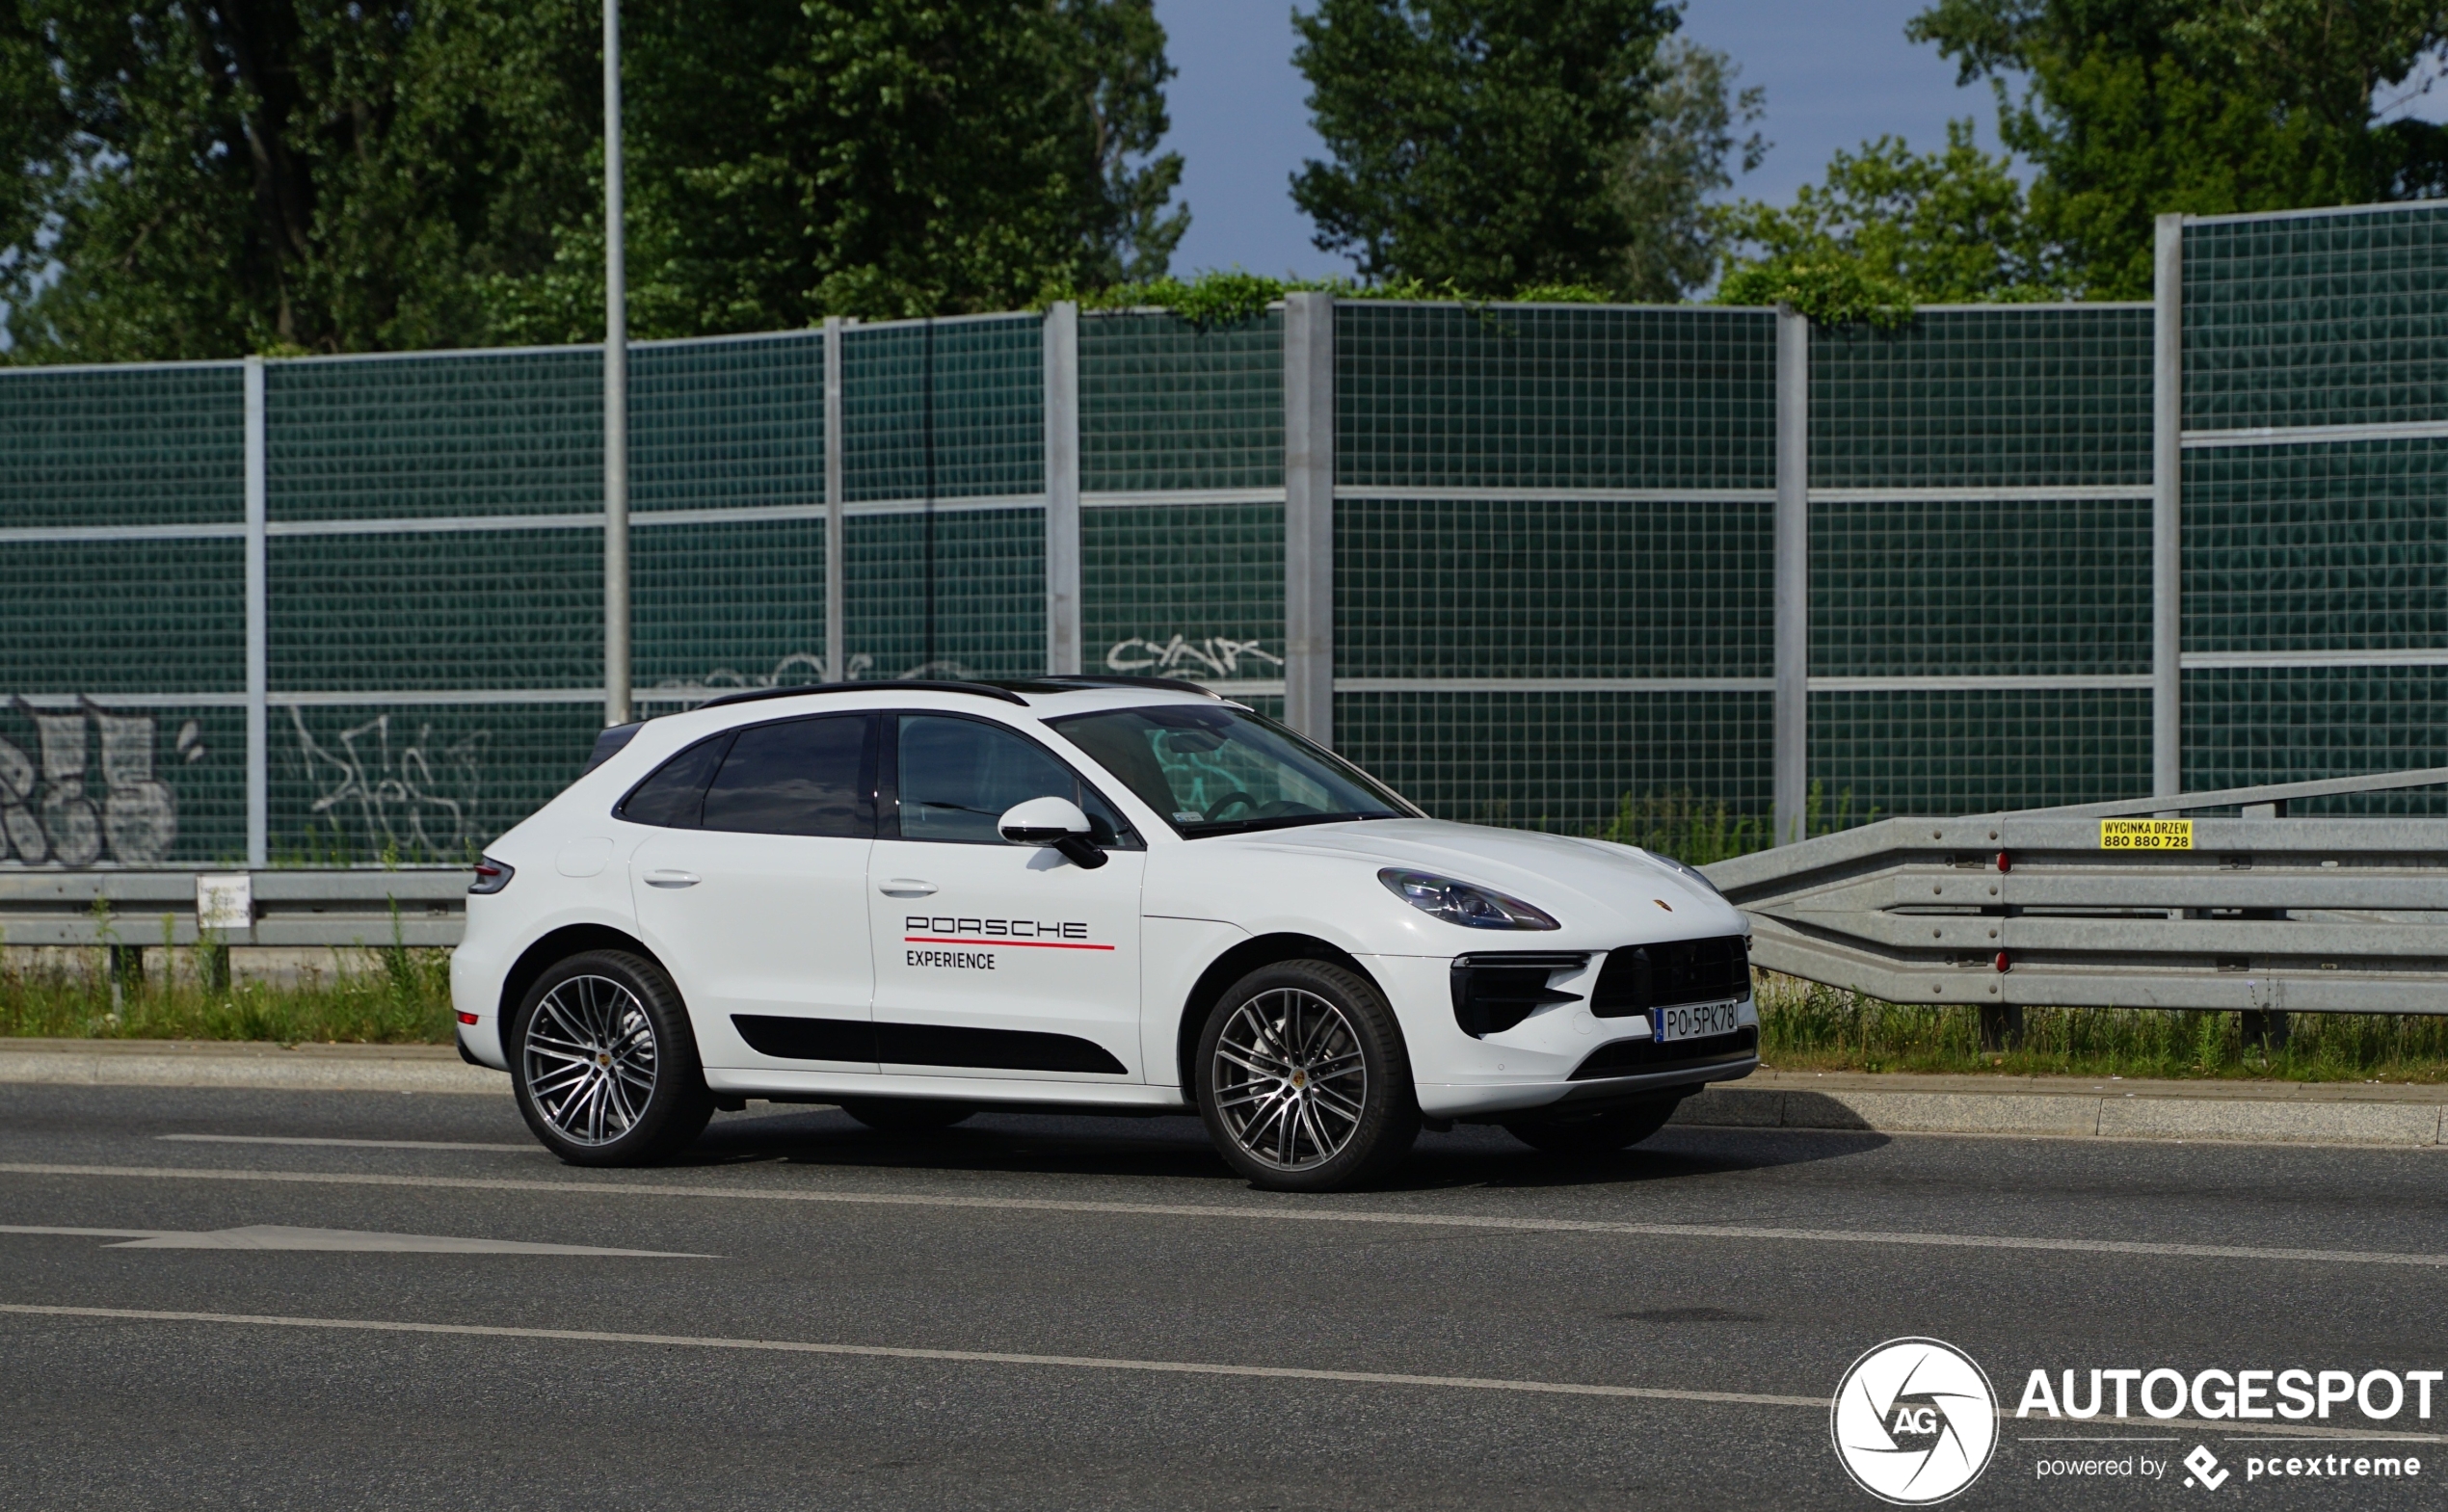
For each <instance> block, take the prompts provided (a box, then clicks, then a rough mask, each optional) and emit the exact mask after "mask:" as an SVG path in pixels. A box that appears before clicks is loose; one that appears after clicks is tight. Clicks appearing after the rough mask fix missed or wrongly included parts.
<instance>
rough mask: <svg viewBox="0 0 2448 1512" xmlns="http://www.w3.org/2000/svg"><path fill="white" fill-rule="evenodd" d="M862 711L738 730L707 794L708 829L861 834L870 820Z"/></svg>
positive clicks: (867, 833) (872, 828)
mask: <svg viewBox="0 0 2448 1512" xmlns="http://www.w3.org/2000/svg"><path fill="white" fill-rule="evenodd" d="M870 723H871V722H870V721H869V720H868V719H867V717H866V716H865V715H864V714H832V715H827V716H825V717H823V718H820V719H794V720H790V721H787V722H786V723H784V724H779V725H755V726H751V727H750V728H749V729H743V730H741V731H740V732H739V738H737V739H736V740H734V741H732V747H731V754H730V755H729V756H725V757H724V758H723V769H722V771H721V772H720V773H719V774H717V775H716V777H715V778H714V783H713V785H712V786H711V787H709V788H707V789H706V791H705V821H704V822H705V828H706V829H708V830H732V831H738V832H742V833H746V834H750V835H817V836H838V837H842V838H851V839H865V838H866V837H867V836H871V835H873V834H874V833H875V826H874V823H873V821H872V820H871V819H870V818H869V817H868V804H867V797H866V791H865V788H866V784H865V782H864V781H862V779H863V778H864V777H865V772H866V764H867V762H866V753H867V729H868V728H869V725H870Z"/></svg>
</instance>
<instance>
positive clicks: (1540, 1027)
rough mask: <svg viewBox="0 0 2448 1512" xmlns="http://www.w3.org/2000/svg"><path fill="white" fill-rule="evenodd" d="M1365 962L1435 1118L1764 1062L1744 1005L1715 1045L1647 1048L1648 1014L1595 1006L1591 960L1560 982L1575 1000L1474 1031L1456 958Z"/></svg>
mask: <svg viewBox="0 0 2448 1512" xmlns="http://www.w3.org/2000/svg"><path fill="white" fill-rule="evenodd" d="M1363 964H1364V965H1366V966H1367V967H1368V968H1369V969H1370V972H1371V974H1373V975H1374V976H1375V977H1376V979H1377V982H1378V985H1379V986H1380V987H1382V988H1383V989H1385V992H1386V995H1387V997H1388V999H1389V1000H1390V1001H1391V1003H1392V1004H1393V1006H1394V1010H1395V1015H1396V1017H1397V1019H1399V1020H1400V1021H1401V1023H1402V1033H1403V1040H1404V1042H1405V1047H1406V1048H1407V1049H1408V1050H1409V1051H1410V1056H1411V1069H1412V1075H1413V1077H1414V1085H1415V1087H1416V1090H1417V1094H1418V1097H1419V1102H1420V1111H1421V1112H1422V1113H1424V1114H1425V1115H1427V1116H1428V1117H1430V1118H1440V1119H1444V1118H1451V1119H1479V1118H1487V1117H1491V1116H1494V1115H1499V1114H1504V1113H1519V1112H1529V1111H1531V1110H1533V1109H1538V1108H1547V1107H1554V1106H1557V1105H1561V1104H1569V1105H1571V1106H1572V1107H1573V1108H1575V1109H1576V1110H1580V1109H1585V1108H1590V1107H1592V1106H1604V1105H1606V1104H1607V1103H1609V1102H1613V1101H1626V1102H1631V1101H1645V1100H1648V1099H1653V1098H1655V1097H1657V1096H1659V1095H1660V1094H1663V1093H1672V1092H1675V1091H1677V1090H1678V1089H1695V1090H1696V1089H1697V1088H1700V1087H1704V1086H1707V1085H1708V1084H1709V1083H1711V1082H1716V1081H1733V1080H1736V1079H1738V1078H1740V1077H1743V1076H1747V1075H1749V1074H1751V1073H1752V1072H1754V1071H1756V1070H1758V1069H1759V1064H1760V1058H1759V1011H1758V1008H1757V1006H1756V1004H1755V1003H1754V1002H1753V1000H1752V999H1751V998H1749V997H1747V996H1746V997H1744V998H1743V1001H1742V1003H1741V1004H1740V1007H1739V1012H1738V1019H1739V1021H1740V1029H1739V1030H1738V1034H1737V1035H1736V1036H1727V1037H1725V1039H1723V1040H1720V1041H1718V1042H1715V1043H1710V1042H1694V1049H1693V1051H1692V1052H1691V1053H1690V1054H1682V1053H1677V1051H1676V1048H1672V1047H1663V1046H1662V1047H1659V1048H1658V1049H1657V1050H1656V1051H1654V1052H1653V1051H1651V1050H1650V1049H1649V1046H1650V1040H1649V1023H1648V1021H1647V1020H1646V1019H1642V1018H1611V1017H1610V1018H1600V1017H1597V1016H1595V1015H1593V1014H1592V1013H1591V1012H1590V1010H1589V1003H1588V1001H1587V995H1588V993H1589V984H1590V983H1591V982H1593V981H1594V980H1595V978H1596V975H1597V972H1598V969H1599V967H1598V964H1597V962H1596V961H1594V960H1593V962H1592V964H1591V965H1590V967H1589V968H1587V969H1586V970H1585V971H1584V972H1583V973H1581V974H1579V975H1570V976H1568V975H1562V974H1560V973H1559V974H1558V976H1557V979H1556V982H1555V985H1556V986H1557V988H1558V989H1560V990H1562V991H1564V992H1567V993H1570V994H1573V995H1575V1000H1573V1001H1570V1002H1562V1003H1556V1004H1552V1005H1548V1006H1545V1007H1542V1008H1540V1009H1539V1010H1537V1011H1536V1012H1533V1013H1532V1014H1530V1017H1529V1018H1527V1019H1525V1020H1523V1021H1521V1022H1520V1023H1518V1024H1516V1025H1514V1026H1513V1027H1510V1028H1507V1029H1503V1030H1500V1031H1497V1032H1495V1033H1489V1034H1482V1035H1478V1036H1476V1037H1475V1036H1472V1035H1469V1034H1466V1033H1464V1032H1463V1031H1462V1029H1461V1027H1460V1025H1459V1024H1458V1023H1456V1021H1455V1019H1454V1007H1453V996H1452V990H1451V986H1450V972H1451V961H1450V958H1443V959H1440V958H1436V957H1423V956H1371V957H1366V958H1364V961H1363Z"/></svg>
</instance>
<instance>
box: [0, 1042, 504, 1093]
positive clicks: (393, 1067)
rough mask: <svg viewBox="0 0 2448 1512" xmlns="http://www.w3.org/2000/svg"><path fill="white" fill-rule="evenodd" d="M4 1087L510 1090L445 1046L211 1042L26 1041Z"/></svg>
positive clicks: (3, 1057) (11, 1056)
mask: <svg viewBox="0 0 2448 1512" xmlns="http://www.w3.org/2000/svg"><path fill="white" fill-rule="evenodd" d="M0 1082H17V1083H36V1084H42V1085H50V1086H77V1087H232V1088H249V1089H256V1090H266V1091H278V1092H448V1093H468V1094H490V1095H492V1096H495V1097H500V1096H506V1095H507V1094H508V1093H509V1091H510V1078H509V1077H508V1076H506V1075H504V1074H501V1073H500V1072H497V1071H492V1070H488V1069H487V1068H485V1067H482V1066H470V1065H468V1064H467V1063H466V1062H465V1061H463V1060H461V1059H460V1058H459V1055H458V1052H457V1051H456V1050H453V1049H451V1048H448V1047H445V1046H389V1045H310V1046H297V1047H284V1046H279V1045H260V1044H251V1043H245V1042H232V1043H226V1044H225V1043H215V1042H210V1041H197V1042H185V1041H181V1042H174V1043H166V1042H159V1041H120V1042H112V1041H90V1040H88V1041H76V1040H66V1041H63V1040H31V1041H21V1042H19V1043H18V1044H17V1045H13V1046H9V1047H7V1048H0Z"/></svg>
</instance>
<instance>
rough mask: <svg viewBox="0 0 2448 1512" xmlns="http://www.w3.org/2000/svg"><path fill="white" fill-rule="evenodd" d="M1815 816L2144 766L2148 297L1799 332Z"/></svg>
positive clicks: (2118, 785) (2091, 781) (2049, 799)
mask: <svg viewBox="0 0 2448 1512" xmlns="http://www.w3.org/2000/svg"><path fill="white" fill-rule="evenodd" d="M1810 409H1811V418H1810V443H1811V480H1812V489H1813V494H1812V502H1811V540H1810V647H1811V657H1810V667H1811V675H1812V676H1814V677H1818V678H1852V679H1895V678H1947V679H1963V680H1965V681H1968V682H1971V683H1974V684H1977V683H1979V682H1980V681H1982V680H1983V679H2011V678H2036V677H2037V678H2056V679H2061V684H2062V679H2066V678H2079V679H2096V678H2121V679H2124V680H2123V682H2122V683H2121V685H2120V684H2117V683H2110V684H2107V685H2088V686H2087V685H2080V684H2078V685H2074V686H2065V685H2056V686H2032V685H2029V684H2026V685H2023V686H2015V685H2013V684H2011V683H2005V684H2002V685H1998V686H1989V687H1982V686H1977V685H1974V686H1956V687H1929V686H1924V687H1910V686H1897V685H1893V684H1892V683H1890V684H1889V685H1886V686H1878V685H1875V684H1874V685H1870V686H1856V687H1851V688H1843V687H1839V688H1822V689H1815V690H1814V692H1813V694H1812V697H1811V704H1810V766H1809V777H1810V781H1811V783H1813V784H1814V786H1815V788H1816V790H1817V797H1816V800H1815V807H1816V809H1817V810H1818V811H1817V812H1816V813H1815V814H1813V815H1812V817H1811V820H1810V823H1811V827H1812V829H1813V830H1814V831H1820V830H1826V829H1833V828H1838V827H1842V826H1843V825H1846V824H1858V823H1864V822H1867V821H1868V820H1870V819H1872V818H1876V817H1882V816H1890V815H1894V814H1899V813H1959V812H1965V811H1977V810H1980V809H2000V808H2019V807H2028V806H2032V805H2037V804H2049V803H2074V802H2080V801H2083V800H2087V799H2099V798H2110V797H2121V796H2124V795H2127V794H2130V793H2135V792H2142V791H2147V790H2148V787H2149V782H2150V698H2149V691H2148V688H2147V686H2146V684H2145V683H2144V682H2143V679H2144V678H2146V676H2148V674H2149V671H2150V626H2151V606H2150V581H2151V579H2150V572H2151V566H2150V564H2151V501H2150V493H2149V488H2150V467H2151V463H2150V444H2151V429H2150V425H2151V311H2150V310H2149V309H2147V308H2136V307H2132V306H2117V305H2109V306H2093V307H2088V308H2084V307H2077V308H2065V307H2049V308H2039V309H2015V308H2005V309H1930V310H1924V311H1922V312H1920V313H1919V315H1917V316H1916V317H1915V319H1914V320H1913V322H1912V323H1911V324H1910V325H1909V326H1907V327H1905V328H1903V329H1902V330H1900V331H1896V332H1879V331H1876V330H1873V329H1870V328H1867V327H1856V328H1844V329H1837V330H1820V331H1814V332H1812V337H1811V407H1810Z"/></svg>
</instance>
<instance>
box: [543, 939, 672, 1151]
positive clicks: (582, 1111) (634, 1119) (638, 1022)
mask: <svg viewBox="0 0 2448 1512" xmlns="http://www.w3.org/2000/svg"><path fill="white" fill-rule="evenodd" d="M509 1050H510V1056H509V1058H510V1067H511V1076H510V1081H511V1087H512V1090H514V1091H515V1092H516V1093H517V1094H518V1098H519V1113H520V1114H521V1115H523V1116H524V1117H525V1118H526V1120H527V1127H529V1128H531V1129H533V1130H534V1131H535V1135H536V1137H537V1138H538V1139H540V1140H542V1141H543V1142H544V1145H545V1148H546V1149H548V1150H550V1151H551V1152H552V1153H553V1154H557V1155H559V1156H560V1157H561V1158H562V1159H564V1160H567V1161H569V1162H570V1163H571V1164H572V1165H642V1164H644V1163H646V1162H648V1161H650V1160H655V1159H659V1158H661V1157H662V1156H664V1155H667V1154H672V1153H674V1152H676V1151H679V1150H682V1149H685V1148H687V1146H688V1145H689V1143H690V1142H691V1141H693V1140H695V1139H696V1138H697V1136H698V1135H699V1134H700V1133H702V1132H704V1130H705V1121H706V1120H707V1119H709V1118H711V1117H712V1116H713V1113H714V1099H713V1096H712V1094H710V1093H708V1092H707V1091H706V1090H705V1068H704V1067H703V1066H702V1065H700V1064H699V1062H698V1059H697V1041H696V1037H695V1036H694V1035H692V1034H691V1033H690V1032H689V1027H688V1012H687V1010H686V1009H685V1008H683V1007H682V1006H681V1004H680V995H679V988H677V987H675V986H673V985H672V979H671V977H669V976H668V975H666V974H665V973H664V971H663V968H661V967H659V966H656V965H655V964H654V963H653V962H652V961H650V960H648V959H646V958H645V957H644V956H640V955H633V954H631V953H630V952H628V951H625V950H590V951H587V952H585V953H584V954H582V955H575V956H572V957H570V958H569V959H568V960H566V961H562V962H560V963H558V964H557V965H555V966H553V967H552V968H550V969H549V970H547V971H545V973H544V975H543V976H541V977H538V978H537V979H536V984H535V986H533V987H532V988H530V989H528V992H527V998H526V1001H525V1002H523V1003H521V1004H520V1005H519V1012H518V1014H517V1016H516V1017H515V1018H513V1019H512V1021H511V1029H510V1045H509Z"/></svg>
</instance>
